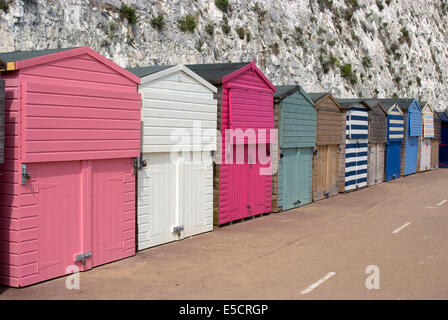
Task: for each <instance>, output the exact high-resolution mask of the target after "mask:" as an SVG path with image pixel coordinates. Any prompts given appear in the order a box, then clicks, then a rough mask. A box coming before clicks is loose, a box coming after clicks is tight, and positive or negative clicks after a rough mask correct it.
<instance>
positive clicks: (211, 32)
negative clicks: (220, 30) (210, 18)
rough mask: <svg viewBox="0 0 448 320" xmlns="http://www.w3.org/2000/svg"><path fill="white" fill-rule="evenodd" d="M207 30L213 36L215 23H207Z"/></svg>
mask: <svg viewBox="0 0 448 320" xmlns="http://www.w3.org/2000/svg"><path fill="white" fill-rule="evenodd" d="M205 32H207V33H208V34H209V35H211V36H212V35H213V34H214V33H215V25H214V24H213V23H212V22H210V23H209V24H207V25H206V26H205Z"/></svg>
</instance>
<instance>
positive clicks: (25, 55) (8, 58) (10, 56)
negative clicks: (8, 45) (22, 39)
mask: <svg viewBox="0 0 448 320" xmlns="http://www.w3.org/2000/svg"><path fill="white" fill-rule="evenodd" d="M76 48H77V47H72V48H58V49H43V50H30V51H21V50H17V51H11V52H3V53H0V60H3V61H5V62H17V61H21V60H26V59H31V58H36V57H41V56H46V55H49V54H52V53H57V52H62V51H67V50H72V49H76Z"/></svg>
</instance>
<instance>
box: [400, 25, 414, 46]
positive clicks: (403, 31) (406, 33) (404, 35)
mask: <svg viewBox="0 0 448 320" xmlns="http://www.w3.org/2000/svg"><path fill="white" fill-rule="evenodd" d="M405 41H406V43H407V44H408V46H411V43H412V41H411V36H410V34H409V31H408V29H406V27H403V28H401V37H400V42H401V43H403V42H405Z"/></svg>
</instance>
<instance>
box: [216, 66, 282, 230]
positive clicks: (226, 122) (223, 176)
mask: <svg viewBox="0 0 448 320" xmlns="http://www.w3.org/2000/svg"><path fill="white" fill-rule="evenodd" d="M231 87H232V88H241V87H244V88H246V89H247V88H252V89H253V90H255V91H266V90H269V91H271V89H270V87H269V86H268V85H267V83H266V82H265V81H264V80H263V79H262V78H261V77H260V76H259V75H258V74H257V73H256V72H255V71H253V70H246V71H244V72H243V73H240V74H239V75H238V76H236V77H233V78H231V79H230V80H228V81H224V82H223V84H222V90H221V88H218V90H220V92H221V93H222V95H221V102H222V105H221V106H220V107H221V112H219V114H218V128H219V129H220V132H221V135H223V136H224V133H225V131H226V130H227V129H230V112H229V91H230V90H231V89H230V88H231ZM269 103H270V104H271V112H272V113H273V111H272V110H273V106H272V103H273V94H272V91H271V93H270V97H269ZM218 108H219V105H218ZM272 118H273V116H272ZM273 125H274V124H273V120H272V127H273ZM218 152H219V154H220V156H221V159H225V154H226V149H225V139H222V142H221V148H219V147H218ZM240 167H242V166H239V167H238V166H235V165H227V164H221V165H219V169H217V170H215V179H216V177H217V174H218V175H219V193H218V192H216V190H215V194H219V201H217V202H216V201H215V206H217V208H218V209H217V210H216V211H215V219H214V223H215V224H224V223H227V222H230V221H231V220H232V219H235V212H237V211H239V210H243V209H244V208H246V206H247V196H248V190H247V191H246V190H242V189H241V185H242V184H243V185H244V183H247V182H248V180H244V179H246V178H245V176H249V172H248V171H247V170H248V169H247V168H240ZM215 169H216V166H215ZM242 174H244V177H242ZM260 180H261V179H260ZM215 181H216V180H215ZM259 182H261V181H259ZM263 182H264V183H261V184H260V186H261V187H262V188H264V189H265V193H264V195H262V194H258V193H259V191H257V192H256V196H257V197H261V198H262V199H263V201H264V209H263V210H262V211H263V212H260V213H267V212H270V211H271V205H272V176H271V175H266V176H264V178H263ZM215 183H216V182H215ZM244 189H245V188H244ZM245 199H246V200H245ZM232 203H233V204H235V206H238V204H239V205H240V206H241V207H240V208H238V207H236V208H232V207H231V206H232ZM243 206H244V208H243ZM246 210H247V209H246Z"/></svg>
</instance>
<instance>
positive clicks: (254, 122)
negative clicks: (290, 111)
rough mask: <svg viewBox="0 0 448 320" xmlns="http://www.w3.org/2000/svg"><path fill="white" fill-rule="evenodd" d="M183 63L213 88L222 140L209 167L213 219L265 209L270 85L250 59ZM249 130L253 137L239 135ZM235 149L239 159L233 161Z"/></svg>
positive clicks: (235, 217) (268, 195)
mask: <svg viewBox="0 0 448 320" xmlns="http://www.w3.org/2000/svg"><path fill="white" fill-rule="evenodd" d="M187 67H188V68H190V69H191V70H192V71H193V72H195V73H196V74H198V75H199V76H200V77H202V78H204V79H205V80H207V81H209V82H211V83H212V84H213V85H215V86H216V87H217V88H218V93H217V95H216V97H217V100H218V126H217V127H218V131H220V132H221V137H222V143H221V147H220V148H219V149H218V152H219V153H220V157H218V159H221V160H220V162H219V163H216V164H215V166H214V201H213V204H214V219H213V220H214V224H215V225H222V224H226V223H228V222H231V221H235V220H239V219H243V218H247V217H251V216H256V215H260V214H263V213H269V212H271V198H272V171H270V169H269V168H270V167H271V164H270V163H266V159H265V158H267V157H269V156H270V155H269V150H270V145H271V144H272V143H273V142H274V136H273V135H271V134H270V133H271V132H270V130H271V129H274V112H273V93H274V92H275V90H276V89H275V87H274V86H273V84H272V83H271V82H270V81H269V80H268V79H267V78H266V77H265V76H264V75H263V73H262V72H261V71H260V70H259V69H258V68H257V66H256V65H255V63H254V62H252V63H224V64H199V65H187ZM227 129H232V130H234V132H236V131H237V130H238V129H240V132H243V134H242V136H243V138H242V139H237V138H232V139H226V130H227ZM260 129H262V130H260ZM250 131H252V132H253V131H255V133H256V139H255V140H254V139H252V138H250V137H249V136H245V134H247V133H249V132H250ZM262 132H265V134H263V133H262ZM241 150H244V152H242V151H241ZM238 154H240V155H241V154H243V157H244V159H243V160H244V161H238V160H237V155H238ZM261 157H263V159H262V158H261ZM269 171H270V172H269Z"/></svg>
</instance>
